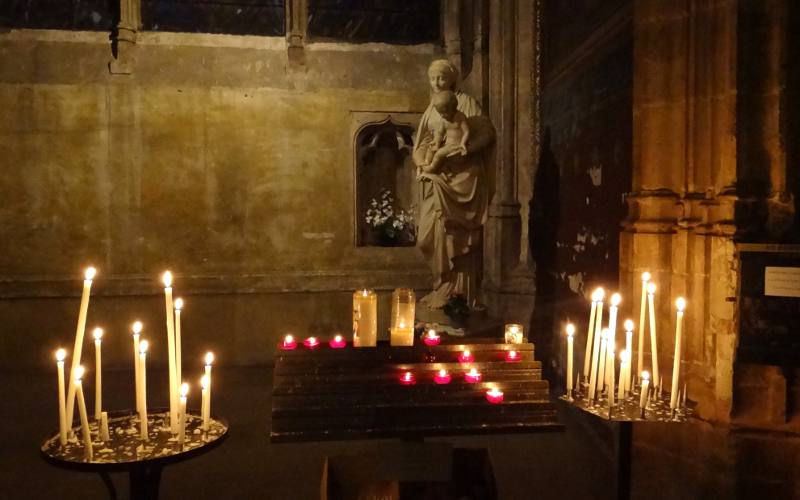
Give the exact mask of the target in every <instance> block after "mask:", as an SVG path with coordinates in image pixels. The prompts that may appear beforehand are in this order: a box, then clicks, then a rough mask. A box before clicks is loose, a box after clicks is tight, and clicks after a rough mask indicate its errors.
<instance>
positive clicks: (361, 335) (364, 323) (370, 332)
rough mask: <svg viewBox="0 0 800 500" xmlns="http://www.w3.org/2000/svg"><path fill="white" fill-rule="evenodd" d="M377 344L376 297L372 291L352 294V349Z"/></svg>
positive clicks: (359, 291) (365, 290)
mask: <svg viewBox="0 0 800 500" xmlns="http://www.w3.org/2000/svg"><path fill="white" fill-rule="evenodd" d="M377 342H378V296H377V295H376V294H375V292H374V291H373V290H367V289H364V290H358V291H356V292H354V293H353V347H375V346H376V345H377Z"/></svg>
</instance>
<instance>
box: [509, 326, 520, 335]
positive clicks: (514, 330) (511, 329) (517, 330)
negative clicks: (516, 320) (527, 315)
mask: <svg viewBox="0 0 800 500" xmlns="http://www.w3.org/2000/svg"><path fill="white" fill-rule="evenodd" d="M509 331H510V332H511V333H513V334H515V335H516V334H517V333H519V327H518V326H517V325H512V326H511V328H509Z"/></svg>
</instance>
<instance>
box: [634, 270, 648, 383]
mask: <svg viewBox="0 0 800 500" xmlns="http://www.w3.org/2000/svg"><path fill="white" fill-rule="evenodd" d="M649 281H650V273H648V272H644V273H642V301H641V303H640V305H639V353H638V356H637V357H636V363H638V364H637V366H636V373H642V371H643V370H644V367H643V363H644V325H645V323H644V318H645V311H646V310H647V283H648V282H649Z"/></svg>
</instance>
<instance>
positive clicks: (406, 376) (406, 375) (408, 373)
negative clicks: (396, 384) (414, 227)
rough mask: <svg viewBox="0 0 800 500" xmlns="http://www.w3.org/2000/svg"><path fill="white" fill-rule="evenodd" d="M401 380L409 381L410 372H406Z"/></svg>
mask: <svg viewBox="0 0 800 500" xmlns="http://www.w3.org/2000/svg"><path fill="white" fill-rule="evenodd" d="M403 378H404V379H406V380H411V372H406V374H405V375H403Z"/></svg>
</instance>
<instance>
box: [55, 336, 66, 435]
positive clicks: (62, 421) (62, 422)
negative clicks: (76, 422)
mask: <svg viewBox="0 0 800 500" xmlns="http://www.w3.org/2000/svg"><path fill="white" fill-rule="evenodd" d="M66 357H67V351H65V350H64V349H59V350H57V351H56V367H57V368H58V440H59V442H60V443H61V446H64V445H66V444H67V430H68V429H67V408H66V404H67V403H66V397H65V394H64V390H65V387H64V386H65V382H64V358H66Z"/></svg>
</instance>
